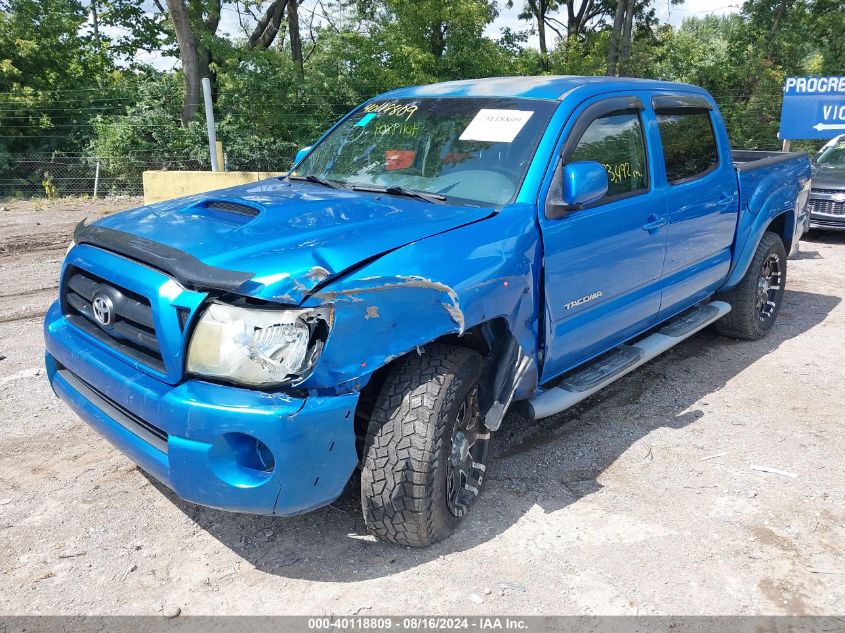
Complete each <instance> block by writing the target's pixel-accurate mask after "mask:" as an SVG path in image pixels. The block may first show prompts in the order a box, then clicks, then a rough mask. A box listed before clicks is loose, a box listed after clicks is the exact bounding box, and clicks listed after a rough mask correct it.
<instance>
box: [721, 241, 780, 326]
mask: <svg viewBox="0 0 845 633" xmlns="http://www.w3.org/2000/svg"><path fill="white" fill-rule="evenodd" d="M785 286H786V249H785V248H784V245H783V241H781V239H780V236H778V235H776V234H775V233H771V232H769V231H767V232H766V233H764V234H763V237H762V239H761V240H760V244H759V245H758V246H757V252H756V253H755V254H754V259H752V260H751V264H750V265H749V267H748V271H746V273H745V276H744V277H743V278H742V281H740V282H739V284H738V285H737V286H735V287H734V288H732V289H731V290H729V291H727V292H725V293H723V294H722V295H721V296H719V297H718V298H719V299H721V300H723V301H727V302H728V303H730V304H731V311H730V312H729V313H728V314H727V315H726V316H725V317H723V318H721V319H719V320H718V321H716V329H717V330H718V332H719V333H720V334H724V335H725V336H732V337H734V338H742V339H748V340H756V339H759V338H762V337H764V336H765V335H766V334H767V333H768V331H769V330H770V329H772V326H773V325H774V324H775V319H777V315H778V312H779V311H780V306H781V303H783V293H784V288H785Z"/></svg>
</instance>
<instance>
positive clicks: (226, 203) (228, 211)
mask: <svg viewBox="0 0 845 633" xmlns="http://www.w3.org/2000/svg"><path fill="white" fill-rule="evenodd" d="M262 211H263V209H262V208H261V207H258V206H253V205H251V204H247V203H244V202H239V201H238V202H236V201H234V200H217V199H211V200H203V201H202V202H199V203H198V204H194V205H191V206H189V207H187V208H186V209H185V212H186V213H190V214H191V215H194V216H204V217H206V218H208V219H213V220H217V221H222V222H229V223H231V224H246V223H247V222H249V221H251V220H254V219H255V218H257V217H258V216H259V215H261V212H262Z"/></svg>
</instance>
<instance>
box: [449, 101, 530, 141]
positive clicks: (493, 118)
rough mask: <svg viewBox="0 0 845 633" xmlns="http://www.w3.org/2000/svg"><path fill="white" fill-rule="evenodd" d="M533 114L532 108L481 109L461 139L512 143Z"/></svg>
mask: <svg viewBox="0 0 845 633" xmlns="http://www.w3.org/2000/svg"><path fill="white" fill-rule="evenodd" d="M532 114H534V113H533V112H532V111H531V110H492V109H491V110H488V109H484V110H479V111H478V114H476V115H475V118H474V119H473V120H472V121H470V123H469V125H468V126H467V128H466V129H465V130H464V131H463V133H462V134H461V136H460V140H462V141H484V142H487V143H512V142H513V140H514V139H515V138H516V135H517V134H519V131H520V130H521V129H522V126H524V125H525V123H526V122H527V121H528V119H530V118H531V115H532Z"/></svg>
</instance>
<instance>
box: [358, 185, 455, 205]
mask: <svg viewBox="0 0 845 633" xmlns="http://www.w3.org/2000/svg"><path fill="white" fill-rule="evenodd" d="M349 186H350V187H351V188H352V190H353V191H370V192H372V193H386V194H388V195H391V196H405V197H406V198H416V199H417V200H424V201H425V202H430V203H431V204H440V203H441V202H443V201H445V200H446V196H444V195H443V194H441V193H429V192H428V191H418V190H416V189H406V188H405V187H400V186H398V185H394V186H390V187H374V186H371V185H349Z"/></svg>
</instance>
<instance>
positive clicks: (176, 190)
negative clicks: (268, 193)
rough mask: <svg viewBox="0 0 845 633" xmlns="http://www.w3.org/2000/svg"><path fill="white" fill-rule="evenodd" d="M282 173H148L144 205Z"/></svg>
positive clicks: (146, 173) (146, 172)
mask: <svg viewBox="0 0 845 633" xmlns="http://www.w3.org/2000/svg"><path fill="white" fill-rule="evenodd" d="M283 174H284V172H276V171H145V172H144V204H151V203H153V202H161V201H162V200H171V199H173V198H181V197H182V196H190V195H192V194H195V193H205V192H206V191H214V190H215V189H225V188H226V187H234V186H236V185H243V184H246V183H250V182H256V181H258V180H264V179H265V178H272V177H273V176H281V175H283Z"/></svg>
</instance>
